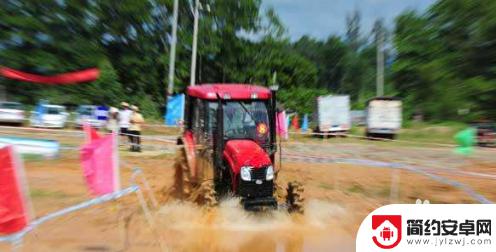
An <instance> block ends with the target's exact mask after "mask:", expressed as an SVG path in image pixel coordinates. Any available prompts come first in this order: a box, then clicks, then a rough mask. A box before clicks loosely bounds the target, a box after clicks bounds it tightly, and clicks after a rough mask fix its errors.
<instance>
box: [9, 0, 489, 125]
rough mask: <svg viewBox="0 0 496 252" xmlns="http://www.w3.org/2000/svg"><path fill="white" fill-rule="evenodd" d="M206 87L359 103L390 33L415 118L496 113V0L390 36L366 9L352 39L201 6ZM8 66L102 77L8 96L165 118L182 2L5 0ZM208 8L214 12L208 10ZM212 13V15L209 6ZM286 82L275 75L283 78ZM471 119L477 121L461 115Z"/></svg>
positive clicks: (308, 103) (180, 57) (458, 4)
mask: <svg viewBox="0 0 496 252" xmlns="http://www.w3.org/2000/svg"><path fill="white" fill-rule="evenodd" d="M179 2H180V9H179V29H178V47H177V60H176V71H175V91H176V92H180V91H181V90H183V89H184V87H185V86H186V85H187V84H188V83H189V71H190V62H191V41H192V33H193V32H192V29H193V15H192V10H191V8H192V7H191V2H190V1H183V0H180V1H179ZM201 2H202V3H203V10H202V11H201V13H200V22H199V24H200V29H199V37H198V38H199V40H198V60H197V63H198V64H197V66H198V67H197V82H199V83H208V82H233V83H235V82H237V83H257V84H261V85H266V86H268V85H271V84H273V81H274V80H275V81H276V83H277V84H278V85H279V86H280V90H281V92H280V94H279V96H278V97H279V99H280V102H281V104H282V106H284V107H286V108H289V109H292V110H295V111H298V112H300V113H310V112H311V111H312V109H313V106H314V104H313V102H314V99H315V97H316V96H317V95H323V94H329V93H337V94H349V95H350V96H351V97H352V101H353V107H354V108H363V106H364V103H365V101H366V100H367V99H369V98H371V97H373V96H375V80H376V70H375V69H376V41H377V40H378V34H379V33H382V34H384V35H385V42H386V43H385V45H386V48H387V49H386V70H385V80H386V85H385V91H386V95H397V96H400V97H403V98H404V101H405V111H406V112H407V113H406V115H407V116H410V115H411V114H412V113H414V112H415V113H419V114H422V115H425V117H426V118H427V119H431V120H441V119H466V120H468V119H473V118H478V117H491V116H496V106H495V105H496V100H495V99H494V98H493V97H494V95H496V83H495V81H494V80H495V77H496V76H495V74H496V70H495V69H496V68H495V67H494V66H495V64H494V63H495V61H496V55H495V54H496V43H495V41H496V33H495V32H496V18H493V16H492V15H491V14H492V13H494V11H496V2H495V1H490V0H483V1H477V2H475V1H470V0H439V1H438V2H436V3H435V4H434V5H433V6H432V7H431V8H430V9H429V10H428V11H426V12H425V13H416V12H412V11H406V12H404V13H403V14H401V15H400V16H399V17H397V19H396V22H395V23H396V24H395V28H394V30H391V31H388V30H386V28H385V27H384V25H383V22H382V20H377V21H376V22H375V24H374V26H373V29H372V30H371V31H363V30H362V29H361V18H360V12H359V11H354V12H352V13H350V14H349V15H348V17H347V19H346V23H347V27H345V28H346V35H345V36H342V37H341V36H336V35H332V34H331V35H330V36H329V37H328V38H327V39H325V40H317V39H314V38H311V37H308V36H304V37H302V38H300V39H298V40H297V41H294V42H292V41H290V40H289V38H288V37H287V33H286V31H285V28H284V26H283V24H282V23H281V21H280V20H279V18H278V17H277V14H276V13H275V11H274V10H272V9H263V8H261V0H243V1H233V0H202V1H201ZM0 5H1V8H0V65H5V66H9V67H12V68H16V69H21V70H24V71H27V72H33V73H38V74H44V75H50V74H56V73H60V72H66V71H73V70H79V69H83V68H87V67H93V66H98V67H99V68H100V69H101V71H102V76H101V78H100V79H99V80H98V81H95V82H93V83H87V84H82V85H77V86H68V87H47V86H43V85H36V84H30V83H19V82H14V81H10V80H7V79H0V85H4V86H6V88H7V91H8V95H9V96H8V97H9V99H15V100H19V101H21V102H24V103H27V104H34V103H36V101H37V100H38V99H40V98H48V99H49V100H50V101H52V102H54V103H63V104H88V103H95V104H108V105H116V104H118V103H119V102H120V101H128V102H130V103H133V104H138V105H139V106H141V107H142V108H143V110H144V111H145V114H146V115H148V116H159V115H160V114H161V111H162V108H163V104H164V102H165V97H166V86H167V84H166V82H167V69H168V57H169V46H170V32H171V21H172V20H171V16H172V0H150V1H135V0H105V1H103V0H101V1H94V0H63V1H60V0H47V1H35V0H26V1H16V0H4V1H2V3H1V4H0ZM207 5H208V6H209V8H206V6H207ZM208 10H210V11H208ZM274 77H276V78H274ZM462 112H463V113H467V112H469V113H468V116H466V115H463V116H464V117H463V118H461V117H460V114H463V113H462Z"/></svg>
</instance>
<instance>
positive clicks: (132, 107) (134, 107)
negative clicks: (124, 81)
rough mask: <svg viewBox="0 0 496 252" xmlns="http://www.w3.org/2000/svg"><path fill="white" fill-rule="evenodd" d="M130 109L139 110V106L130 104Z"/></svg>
mask: <svg viewBox="0 0 496 252" xmlns="http://www.w3.org/2000/svg"><path fill="white" fill-rule="evenodd" d="M131 110H134V111H139V108H138V107H137V106H134V105H132V106H131Z"/></svg>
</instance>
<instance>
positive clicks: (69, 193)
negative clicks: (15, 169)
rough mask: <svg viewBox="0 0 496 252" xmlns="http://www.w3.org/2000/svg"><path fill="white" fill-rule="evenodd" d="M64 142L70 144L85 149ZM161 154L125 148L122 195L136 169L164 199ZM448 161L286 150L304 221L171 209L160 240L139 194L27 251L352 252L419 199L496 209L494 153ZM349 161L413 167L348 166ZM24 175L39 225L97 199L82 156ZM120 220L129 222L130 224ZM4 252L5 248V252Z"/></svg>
mask: <svg viewBox="0 0 496 252" xmlns="http://www.w3.org/2000/svg"><path fill="white" fill-rule="evenodd" d="M57 138H58V139H61V141H62V142H63V143H64V144H66V143H67V145H74V144H76V143H77V142H78V141H79V140H70V141H69V140H66V138H68V136H67V135H66V136H57ZM340 141H341V140H340ZM148 143H150V141H149V142H148ZM159 144H160V143H158V142H153V145H154V146H155V147H156V145H159ZM155 147H153V148H151V147H147V150H146V151H145V152H144V153H141V154H131V153H128V152H127V151H126V150H124V148H122V150H121V159H122V161H123V162H122V163H121V164H122V183H123V186H129V185H130V177H131V173H132V172H131V168H132V167H139V168H141V169H143V171H144V174H145V176H146V178H147V180H148V181H149V182H150V184H151V186H152V188H153V190H154V191H155V192H156V196H157V197H159V196H160V193H159V191H160V189H162V188H163V186H164V185H171V184H172V162H173V155H172V154H170V153H171V152H172V151H173V147H172V146H164V147H163V148H155ZM451 155H452V154H451V150H449V149H447V148H434V149H432V148H417V147H416V148H409V147H393V148H391V147H389V146H387V145H384V144H382V143H377V144H376V143H372V144H370V143H366V142H364V143H356V142H352V143H346V142H332V141H328V142H327V143H323V142H321V141H315V142H311V143H306V145H302V144H298V143H295V142H288V143H285V144H284V152H283V159H284V160H285V161H284V162H283V167H282V170H281V171H280V173H279V179H280V181H285V182H287V181H291V180H299V181H301V182H303V184H304V186H305V196H306V200H307V201H306V207H305V214H304V215H303V216H298V215H288V214H286V213H285V212H283V211H276V212H272V213H265V214H252V213H247V212H245V211H244V210H242V209H241V208H240V207H239V204H238V202H237V199H226V200H224V201H222V203H221V206H220V207H219V208H217V209H214V210H212V211H206V210H205V209H202V208H200V207H198V206H195V205H191V204H187V203H182V202H177V201H173V200H169V201H167V202H162V203H161V205H160V206H159V208H158V209H152V212H153V215H154V218H153V219H154V223H155V225H156V230H155V232H153V231H152V229H151V228H150V226H149V225H148V223H147V222H146V220H145V218H144V214H143V211H142V210H140V208H139V204H138V200H137V197H136V196H135V195H134V194H133V195H130V196H126V197H124V198H122V199H121V200H118V201H115V202H111V203H105V204H102V205H98V206H95V207H91V208H88V209H85V210H82V211H78V212H75V213H71V214H69V215H66V216H63V217H61V218H59V219H55V220H53V221H49V222H47V223H45V224H43V225H42V226H40V228H39V229H36V230H35V232H32V233H30V234H28V235H27V237H26V239H25V241H24V245H23V246H22V247H21V249H20V251H123V250H126V251H160V246H159V242H158V240H161V242H162V244H163V245H164V246H165V247H166V248H167V249H169V250H170V251H354V239H355V235H356V231H357V230H358V227H359V225H360V223H361V221H362V219H363V218H364V217H365V216H366V215H367V214H368V213H370V212H371V211H372V210H374V209H375V208H378V207H380V206H382V205H385V204H390V203H414V202H415V200H416V199H428V200H430V201H431V203H478V202H479V201H478V198H477V197H474V194H473V193H475V195H482V196H483V197H485V198H486V199H487V200H490V201H496V192H495V191H496V190H494V188H495V186H496V181H495V178H494V177H495V176H496V162H493V158H494V157H493V156H494V152H486V151H480V152H477V154H476V155H474V157H472V158H470V159H465V158H460V157H457V156H451ZM295 156H296V157H298V158H299V159H298V158H295ZM338 158H340V159H339V160H338ZM352 158H353V159H354V160H376V161H388V162H395V163H401V164H405V165H410V166H415V167H414V168H411V169H406V168H401V169H400V168H392V167H377V166H371V165H363V164H346V163H343V160H348V159H349V160H351V159H352ZM460 160H461V161H460ZM457 161H460V162H461V163H460V162H457ZM25 168H26V173H27V180H28V183H29V186H30V192H31V197H32V201H33V202H32V203H33V208H34V210H35V214H36V216H37V217H40V216H43V215H46V214H47V213H50V212H53V211H56V210H59V209H61V208H64V207H68V206H71V205H74V204H77V203H79V202H82V201H85V200H88V199H90V198H91V197H90V196H89V195H88V193H87V190H86V187H85V184H84V182H83V178H82V176H81V169H80V167H79V158H78V153H77V150H70V149H67V150H64V151H63V152H62V155H61V156H60V158H59V159H56V160H28V161H26V163H25ZM450 182H456V183H454V184H450ZM471 192H473V193H471ZM119 216H123V217H129V216H131V218H130V219H129V222H124V221H119V220H120V218H119ZM126 223H127V225H126ZM7 248H8V247H6V246H4V245H0V251H4V249H7Z"/></svg>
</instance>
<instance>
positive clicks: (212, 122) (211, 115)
mask: <svg viewBox="0 0 496 252" xmlns="http://www.w3.org/2000/svg"><path fill="white" fill-rule="evenodd" d="M217 107H218V104H217V102H209V103H208V108H207V110H208V111H207V128H206V130H207V132H208V134H209V135H213V133H214V130H215V128H216V127H217Z"/></svg>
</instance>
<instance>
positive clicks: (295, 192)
mask: <svg viewBox="0 0 496 252" xmlns="http://www.w3.org/2000/svg"><path fill="white" fill-rule="evenodd" d="M303 194H304V189H303V185H302V184H301V183H299V182H296V181H293V182H289V183H288V188H287V194H286V203H287V204H288V210H289V212H290V213H300V214H303V212H304V202H305V198H304V196H303Z"/></svg>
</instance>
